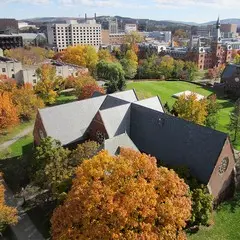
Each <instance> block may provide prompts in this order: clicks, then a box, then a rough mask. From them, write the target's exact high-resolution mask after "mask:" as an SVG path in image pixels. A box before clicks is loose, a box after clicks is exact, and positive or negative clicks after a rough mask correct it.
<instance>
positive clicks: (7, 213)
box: [0, 173, 17, 234]
mask: <svg viewBox="0 0 240 240" xmlns="http://www.w3.org/2000/svg"><path fill="white" fill-rule="evenodd" d="M1 181H2V174H1V173H0V234H1V233H2V232H3V231H4V229H5V227H6V225H7V224H16V223H17V209H15V208H13V207H8V206H6V203H5V198H4V192H5V188H4V186H3V184H2V183H1Z"/></svg>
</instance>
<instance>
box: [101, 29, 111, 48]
mask: <svg viewBox="0 0 240 240" xmlns="http://www.w3.org/2000/svg"><path fill="white" fill-rule="evenodd" d="M102 44H103V45H109V44H110V36H109V30H103V29H102Z"/></svg>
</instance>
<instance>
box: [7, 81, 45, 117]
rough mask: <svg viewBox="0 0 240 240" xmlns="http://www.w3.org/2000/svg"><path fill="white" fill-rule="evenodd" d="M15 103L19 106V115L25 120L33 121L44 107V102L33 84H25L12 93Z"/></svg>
mask: <svg viewBox="0 0 240 240" xmlns="http://www.w3.org/2000/svg"><path fill="white" fill-rule="evenodd" d="M12 100H13V103H14V104H15V105H16V106H17V109H18V113H19V115H20V117H21V118H22V119H23V120H27V121H29V120H31V119H32V118H34V117H35V114H36V113H37V109H38V108H43V107H44V102H43V100H42V99H41V98H39V97H38V96H37V95H36V94H35V93H34V90H33V88H32V85H31V84H25V85H24V86H22V87H21V88H16V89H14V90H13V92H12Z"/></svg>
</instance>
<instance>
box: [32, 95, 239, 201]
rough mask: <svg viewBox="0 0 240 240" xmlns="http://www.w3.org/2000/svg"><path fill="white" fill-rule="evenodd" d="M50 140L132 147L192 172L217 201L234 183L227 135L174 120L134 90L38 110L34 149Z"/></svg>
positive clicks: (157, 101)
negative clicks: (87, 141)
mask: <svg viewBox="0 0 240 240" xmlns="http://www.w3.org/2000/svg"><path fill="white" fill-rule="evenodd" d="M47 136H51V137H53V138H54V139H57V140H59V141H61V143H62V145H63V146H69V147H72V146H73V145H74V144H77V143H81V142H84V141H86V140H89V139H90V140H94V141H97V142H99V143H100V144H102V148H104V149H106V150H108V151H109V152H110V153H111V154H116V153H118V150H119V148H121V147H130V148H133V149H135V150H138V151H141V152H143V153H146V154H150V155H152V156H155V157H156V158H157V160H158V161H159V163H160V164H163V165H166V166H169V167H173V168H174V167H177V166H185V167H188V168H189V169H190V172H191V174H192V175H193V176H194V177H196V178H197V179H198V180H199V181H200V182H201V183H203V184H205V185H207V187H208V189H209V192H210V193H211V194H212V195H213V196H214V198H215V199H216V200H218V199H219V198H221V197H222V196H225V194H226V193H227V192H228V190H229V188H230V186H231V184H232V183H233V178H234V166H235V160H234V155H233V149H232V146H231V143H230V141H229V138H228V135H227V134H225V133H222V132H219V131H216V130H213V129H210V128H207V127H204V126H200V125H197V124H194V123H191V122H188V121H185V120H183V119H180V118H177V117H173V116H170V115H168V114H166V113H165V112H164V109H163V106H162V104H161V101H160V99H159V98H158V97H152V98H149V99H144V100H138V98H137V96H136V94H135V92H134V90H128V91H124V92H119V93H114V94H110V95H101V96H99V95H97V94H95V95H94V97H92V98H90V99H86V100H81V101H76V102H72V103H68V104H64V105H59V106H54V107H48V108H45V109H40V110H39V111H38V114H37V119H36V122H35V127H34V141H35V144H36V145H38V144H40V141H41V139H42V138H44V137H47Z"/></svg>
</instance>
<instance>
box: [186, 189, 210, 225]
mask: <svg viewBox="0 0 240 240" xmlns="http://www.w3.org/2000/svg"><path fill="white" fill-rule="evenodd" d="M191 199H192V217H191V220H190V223H191V224H192V225H205V226H206V225H208V224H209V223H210V220H211V218H212V213H213V197H212V195H210V194H209V193H208V192H207V191H206V190H205V189H203V188H197V189H194V190H193V191H192V192H191Z"/></svg>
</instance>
